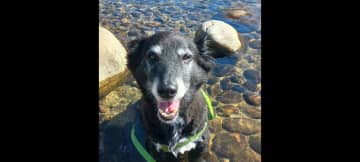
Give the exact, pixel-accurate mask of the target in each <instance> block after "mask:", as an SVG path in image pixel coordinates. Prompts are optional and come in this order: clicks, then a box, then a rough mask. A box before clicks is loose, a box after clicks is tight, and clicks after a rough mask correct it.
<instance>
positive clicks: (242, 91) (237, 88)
mask: <svg viewBox="0 0 360 162" xmlns="http://www.w3.org/2000/svg"><path fill="white" fill-rule="evenodd" d="M231 90H233V91H236V92H239V93H244V92H245V91H246V89H245V88H244V87H242V86H241V85H234V86H233V87H232V88H231Z"/></svg>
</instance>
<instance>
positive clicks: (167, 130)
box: [104, 32, 215, 162]
mask: <svg viewBox="0 0 360 162" xmlns="http://www.w3.org/2000/svg"><path fill="white" fill-rule="evenodd" d="M159 44H160V45H161V47H163V48H164V49H163V54H161V55H160V56H157V57H158V58H152V59H149V52H148V51H149V48H150V47H152V46H154V45H159ZM128 47H129V55H128V68H129V70H130V71H131V73H132V75H133V76H134V78H135V80H136V81H137V83H138V85H139V87H140V89H141V92H142V93H143V97H142V100H141V101H140V102H141V103H140V105H141V106H140V111H141V115H142V118H141V121H142V123H143V125H144V128H145V130H146V134H147V137H146V149H147V150H148V151H149V152H150V153H151V154H152V156H153V157H154V158H155V159H156V161H159V162H161V161H164V162H165V161H166V162H168V161H174V162H176V161H179V160H180V159H181V158H183V156H185V155H186V158H187V159H189V160H190V161H205V160H204V159H203V158H204V157H205V156H204V153H206V152H207V149H208V148H207V147H208V140H209V130H208V129H206V131H205V133H204V134H203V135H202V136H201V138H202V139H203V142H197V144H196V148H195V149H192V150H190V151H189V152H186V153H185V155H179V156H178V157H175V156H174V155H172V154H171V153H165V152H162V151H160V152H158V151H157V150H156V149H155V146H154V144H153V143H155V142H156V143H161V144H166V145H168V146H170V147H172V146H175V145H176V143H178V142H179V139H181V138H183V137H189V136H193V135H194V134H195V133H197V132H198V131H200V130H201V129H202V128H203V126H204V124H205V123H206V122H207V120H208V118H207V111H208V110H207V105H206V103H205V101H204V99H203V97H202V95H201V94H200V91H199V88H200V87H201V86H202V85H203V84H204V83H206V81H207V79H208V73H209V72H210V71H211V69H212V68H213V67H214V66H215V62H214V58H213V57H212V56H210V55H209V54H210V52H207V51H206V49H204V48H203V46H201V45H200V44H199V42H198V44H197V45H196V44H195V42H194V41H193V40H190V39H187V38H183V37H181V36H179V35H177V34H175V33H170V32H160V33H157V34H155V35H153V36H151V37H148V38H141V39H138V40H136V41H132V42H130V43H129V45H128ZM180 47H186V48H188V49H189V50H190V51H191V53H192V66H190V67H191V68H189V67H188V66H189V64H186V63H184V62H182V61H181V58H179V56H178V55H176V54H174V53H175V50H176V49H178V48H180ZM199 48H201V49H199ZM154 60H155V61H154ZM155 77H157V78H160V82H165V81H166V80H167V81H169V80H170V81H171V80H173V79H174V78H177V77H178V78H179V77H180V78H182V80H183V81H184V82H186V84H187V86H188V88H187V91H186V93H185V95H184V96H183V97H182V99H181V103H180V107H179V117H178V118H176V121H175V122H173V123H170V124H168V123H163V122H162V121H161V120H159V119H158V117H157V113H158V112H157V111H158V108H157V105H156V104H157V102H156V98H155V96H154V95H153V94H152V93H151V87H150V85H149V83H152V82H153V81H154V78H155ZM163 80H165V81H163ZM105 132H106V131H105ZM105 134H106V133H105ZM105 138H106V135H105ZM108 143H111V141H109V140H108ZM112 145H114V144H113V143H112ZM104 147H105V151H106V143H105V144H104ZM113 147H115V146H113ZM105 156H107V154H105ZM109 156H110V155H109ZM128 160H129V161H131V158H130V159H128Z"/></svg>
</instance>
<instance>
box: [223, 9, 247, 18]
mask: <svg viewBox="0 0 360 162" xmlns="http://www.w3.org/2000/svg"><path fill="white" fill-rule="evenodd" d="M225 15H226V16H227V17H229V18H232V19H238V18H240V17H242V16H246V15H249V12H247V11H245V10H242V9H232V10H228V11H226V13H225Z"/></svg>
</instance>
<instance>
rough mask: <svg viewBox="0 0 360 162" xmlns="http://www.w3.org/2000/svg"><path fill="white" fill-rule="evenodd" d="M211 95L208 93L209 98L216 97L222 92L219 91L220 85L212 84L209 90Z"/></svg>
mask: <svg viewBox="0 0 360 162" xmlns="http://www.w3.org/2000/svg"><path fill="white" fill-rule="evenodd" d="M210 92H211V93H209V95H210V96H211V97H215V96H217V95H218V94H220V93H221V92H222V91H221V88H220V84H214V85H212V86H211V90H210Z"/></svg>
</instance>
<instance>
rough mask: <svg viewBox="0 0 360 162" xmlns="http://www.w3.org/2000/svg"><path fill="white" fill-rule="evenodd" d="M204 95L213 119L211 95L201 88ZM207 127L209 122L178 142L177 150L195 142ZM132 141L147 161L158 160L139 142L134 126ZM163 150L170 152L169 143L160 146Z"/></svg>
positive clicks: (210, 117)
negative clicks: (186, 138) (184, 139)
mask: <svg viewBox="0 0 360 162" xmlns="http://www.w3.org/2000/svg"><path fill="white" fill-rule="evenodd" d="M200 91H201V94H202V96H203V97H204V99H205V102H206V104H207V107H208V110H209V111H208V117H209V120H212V119H214V118H215V117H216V114H215V112H214V108H213V107H212V104H211V100H210V98H209V96H208V95H207V94H206V92H205V91H203V90H202V89H200ZM206 127H207V122H206V123H205V125H204V127H203V128H202V129H201V130H200V131H199V132H198V133H196V134H195V135H194V136H191V137H190V138H188V140H186V141H184V142H180V143H178V144H176V145H175V150H178V149H180V148H181V147H183V146H185V145H187V144H189V143H191V142H194V141H195V140H196V139H198V138H199V137H200V136H201V135H202V134H203V133H204V132H205V130H206ZM131 141H132V143H133V144H134V146H135V148H136V150H137V151H138V152H139V153H140V155H141V156H142V157H143V158H144V159H145V160H146V161H147V162H156V161H155V159H154V158H153V157H152V156H151V155H150V154H149V153H148V152H147V151H146V149H145V148H144V147H143V146H142V145H141V143H140V142H139V140H138V139H137V137H136V135H135V129H134V126H133V127H132V129H131ZM160 149H161V150H162V151H164V152H170V151H169V148H168V146H167V145H161V148H160Z"/></svg>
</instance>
